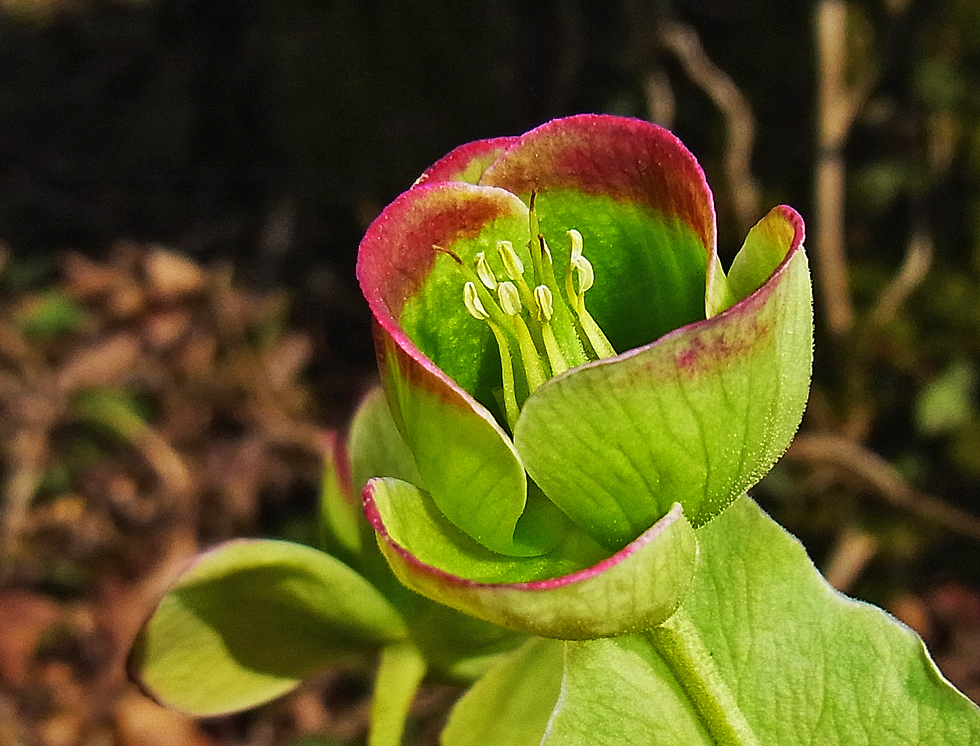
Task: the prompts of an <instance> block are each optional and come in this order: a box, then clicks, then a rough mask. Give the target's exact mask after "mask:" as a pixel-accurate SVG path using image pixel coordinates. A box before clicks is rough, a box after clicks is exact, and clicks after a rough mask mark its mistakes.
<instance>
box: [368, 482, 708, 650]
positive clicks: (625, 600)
mask: <svg viewBox="0 0 980 746" xmlns="http://www.w3.org/2000/svg"><path fill="white" fill-rule="evenodd" d="M364 508H365V514H366V515H367V518H368V521H369V522H370V523H371V525H372V526H374V529H375V531H376V532H377V534H378V537H379V545H380V547H381V551H382V552H383V553H384V555H385V556H386V557H387V559H388V563H389V564H390V565H391V568H392V570H394V572H395V574H396V575H397V576H398V578H399V579H400V580H401V581H402V582H403V583H405V585H407V586H408V587H409V588H412V589H413V590H415V591H416V592H418V593H421V594H422V595H424V596H427V597H429V598H431V599H433V600H435V601H439V602H440V603H443V604H446V605H447V606H451V607H453V608H455V609H458V610H460V611H463V612H465V613H467V614H471V615H472V616H475V617H477V618H479V619H484V620H487V621H490V622H494V623H496V624H499V625H501V626H504V627H508V628H510V629H515V630H517V631H520V632H526V633H529V634H535V635H540V636H542V637H554V638H559V639H566V640H577V639H591V638H596V637H609V636H614V635H622V634H628V633H629V632H631V631H635V630H640V629H648V628H650V627H652V626H655V625H657V624H660V623H661V622H663V621H664V620H666V619H667V618H669V617H670V616H671V615H672V614H673V613H674V611H676V609H677V607H678V605H679V604H680V602H681V600H682V599H683V598H684V595H685V594H686V592H687V590H688V588H689V587H690V584H691V582H692V580H693V578H694V570H695V568H696V566H697V552H698V549H697V539H696V537H695V532H694V529H693V528H692V527H691V524H690V523H689V522H688V521H687V519H686V518H685V517H684V515H683V513H682V511H681V507H680V505H674V507H673V508H672V509H671V510H670V511H669V512H668V513H667V514H666V515H665V516H664V517H663V518H662V519H661V520H660V521H657V522H656V523H655V524H654V525H653V526H651V527H650V528H649V529H648V530H646V531H645V532H644V533H643V534H642V535H641V536H639V537H638V538H637V539H636V540H635V541H633V542H632V543H630V544H629V545H628V546H626V547H625V548H623V549H622V550H621V551H619V552H617V553H615V554H613V555H612V556H610V557H607V558H605V559H602V560H599V561H597V562H595V563H592V564H588V565H587V566H584V567H583V566H582V565H581V564H579V566H578V568H574V567H573V568H572V569H564V571H562V570H561V568H563V567H564V568H567V567H568V562H569V561H570V558H569V557H568V556H567V554H568V552H567V547H562V546H560V547H558V548H557V549H556V550H555V552H554V554H555V556H554V557H551V556H544V557H529V558H507V557H500V556H499V555H497V556H496V557H495V556H493V555H492V554H491V553H489V552H486V551H485V550H482V549H481V548H480V547H478V546H474V545H472V544H467V543H466V540H465V538H464V537H459V536H457V537H455V538H453V537H435V538H436V540H437V541H442V540H447V541H455V542H456V546H457V551H456V556H455V557H453V558H452V562H453V563H454V568H457V569H458V568H465V569H466V571H467V575H468V577H463V576H460V575H457V574H454V573H453V572H452V569H453V568H450V569H446V563H445V562H440V565H439V566H435V565H433V564H430V563H429V562H426V561H424V560H423V559H421V558H420V557H419V556H418V554H419V553H422V554H426V553H427V552H428V545H429V543H430V542H431V541H432V540H433V538H434V534H435V533H436V532H439V531H446V532H450V531H452V527H451V526H446V525H445V523H444V522H443V521H441V520H440V519H439V516H438V515H437V514H435V513H433V512H432V511H431V510H430V509H427V507H426V505H425V498H424V495H423V493H421V491H420V490H418V489H416V488H415V487H413V486H412V485H409V484H407V483H405V482H399V481H398V480H390V479H376V480H372V481H371V482H369V483H368V486H367V487H366V488H365V490H364ZM399 513H402V514H403V515H401V516H400V515H399ZM424 516H427V517H425V518H423V517H424ZM406 517H407V518H409V520H402V519H403V518H406ZM412 517H414V520H413V519H412ZM556 570H557V571H558V572H557V573H556ZM474 575H478V576H479V577H480V578H481V579H479V580H475V579H473V576H474ZM517 578H530V579H529V580H515V579H517Z"/></svg>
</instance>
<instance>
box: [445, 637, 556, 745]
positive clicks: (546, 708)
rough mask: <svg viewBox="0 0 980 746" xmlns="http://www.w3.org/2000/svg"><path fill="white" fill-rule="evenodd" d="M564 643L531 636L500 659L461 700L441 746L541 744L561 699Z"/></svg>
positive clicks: (451, 718)
mask: <svg viewBox="0 0 980 746" xmlns="http://www.w3.org/2000/svg"><path fill="white" fill-rule="evenodd" d="M562 650H563V645H562V643H561V642H558V641H557V640H545V639H542V638H540V637H537V638H532V639H530V640H528V641H527V642H525V643H524V645H522V646H521V647H520V648H518V649H517V650H515V651H514V652H513V653H511V654H510V655H508V656H506V657H504V658H501V659H500V660H499V661H497V663H496V664H495V665H494V666H493V668H491V669H490V670H489V671H487V673H486V674H485V675H484V676H483V677H482V678H481V679H480V680H479V681H477V682H476V684H474V685H473V686H472V687H471V688H470V690H469V691H467V692H466V694H465V695H463V698H462V699H460V700H459V702H457V703H456V706H455V707H453V710H452V712H451V713H450V715H449V721H448V722H447V723H446V728H445V730H443V732H442V738H441V741H440V742H441V743H442V746H486V745H487V744H493V746H536V745H537V744H539V743H541V738H542V736H543V735H544V731H545V727H546V726H547V724H548V719H549V717H550V716H551V711H552V710H553V709H554V707H555V702H556V701H557V700H558V694H559V690H560V687H561V677H562V666H563V663H562Z"/></svg>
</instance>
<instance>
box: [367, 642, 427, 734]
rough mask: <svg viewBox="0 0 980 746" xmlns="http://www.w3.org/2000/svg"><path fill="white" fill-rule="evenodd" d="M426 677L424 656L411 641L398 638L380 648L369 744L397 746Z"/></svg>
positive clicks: (372, 703)
mask: <svg viewBox="0 0 980 746" xmlns="http://www.w3.org/2000/svg"><path fill="white" fill-rule="evenodd" d="M424 677H425V659H424V658H423V657H422V653H421V652H419V649H418V648H417V647H415V645H414V644H413V643H411V642H408V641H404V642H398V643H395V644H394V645H389V646H388V647H386V648H385V649H384V650H382V651H381V662H380V665H379V666H378V675H377V678H376V679H375V682H374V699H373V700H372V702H371V731H370V733H369V735H368V746H399V744H401V741H402V734H403V733H404V731H405V722H406V721H407V720H408V712H409V709H410V708H411V706H412V700H414V699H415V692H417V691H418V688H419V684H421V683H422V679H423V678H424Z"/></svg>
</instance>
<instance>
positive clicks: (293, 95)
mask: <svg viewBox="0 0 980 746" xmlns="http://www.w3.org/2000/svg"><path fill="white" fill-rule="evenodd" d="M577 112H608V113H615V114H623V115H630V116H635V117H641V118H646V119H650V120H653V121H656V122H658V123H660V124H663V125H665V126H667V127H669V128H671V129H672V130H673V131H674V132H675V133H676V134H678V135H679V136H680V138H681V139H682V140H683V141H684V142H685V143H686V144H687V145H688V147H689V148H690V149H691V150H692V151H693V152H694V153H695V155H696V156H697V157H698V159H699V160H700V161H701V163H702V165H703V166H704V169H705V171H706V172H707V176H708V181H709V183H710V184H711V185H712V187H713V189H714V192H715V199H716V203H717V210H718V217H719V226H720V232H719V236H720V239H719V243H720V252H721V255H722V258H723V261H724V262H725V263H726V264H727V262H728V261H730V260H731V258H732V256H734V254H735V252H736V251H737V250H738V248H739V246H740V245H741V240H742V237H743V236H744V235H745V232H746V230H747V229H748V227H749V226H751V225H752V224H753V223H754V222H755V221H756V220H757V219H759V218H760V217H761V216H762V215H763V214H764V213H765V212H766V211H767V210H768V209H769V208H770V207H772V206H774V205H776V204H779V203H788V204H791V205H793V206H794V207H796V208H797V209H798V210H799V211H800V212H801V213H802V214H803V215H804V218H805V219H806V221H807V229H808V239H807V249H808V253H809V255H810V258H811V267H812V269H813V272H814V282H815V299H816V320H817V322H816V323H817V342H816V351H815V371H814V385H813V393H812V397H811V401H810V406H809V409H808V411H807V414H806V417H805V419H804V423H803V427H802V429H801V434H800V436H799V437H798V439H797V441H796V442H795V443H794V445H793V446H792V447H791V449H790V451H789V453H788V454H787V456H786V458H785V459H784V460H783V461H782V462H780V464H779V465H778V466H777V467H776V469H774V470H773V472H772V473H771V474H770V475H769V476H768V477H767V478H766V479H765V480H764V482H763V483H762V484H761V485H760V486H759V487H757V488H756V489H755V490H754V493H753V494H754V496H755V497H756V498H757V499H758V500H759V501H760V502H761V503H762V504H763V506H764V507H765V508H766V509H767V510H768V511H769V512H771V513H772V514H773V515H774V516H775V517H776V518H777V519H778V520H779V521H780V522H782V523H783V524H784V525H786V526H787V527H788V528H789V529H790V530H791V531H793V532H794V533H795V534H796V535H798V536H799V537H801V539H803V541H804V542H805V543H806V544H807V547H808V548H809V550H810V552H811V554H812V556H813V557H814V560H815V562H816V563H817V564H818V566H819V567H820V568H821V569H822V570H823V571H824V572H825V573H826V574H827V575H828V577H829V578H830V580H831V581H832V582H833V583H834V584H835V585H836V586H837V587H839V588H841V589H843V590H846V591H847V592H848V593H851V594H853V595H857V596H859V597H861V598H865V599H868V600H870V601H872V602H874V603H877V604H879V605H882V606H884V607H885V608H887V609H888V610H890V611H891V612H892V613H893V614H895V615H896V616H898V617H899V618H901V619H902V620H903V621H905V622H906V623H908V624H909V625H911V626H912V627H914V628H915V629H916V630H917V631H918V632H919V633H920V634H922V635H923V637H924V638H925V639H926V641H927V643H928V644H929V646H930V648H931V650H932V652H933V654H934V656H935V657H936V659H937V661H938V662H939V664H940V666H941V667H942V669H943V671H944V672H945V674H946V675H947V676H948V677H949V678H950V679H951V680H952V681H953V682H954V683H956V684H957V685H958V686H959V687H960V688H962V689H963V690H964V691H965V692H967V693H968V694H969V695H970V696H972V697H973V698H974V699H980V494H978V488H980V400H978V395H977V379H978V373H980V370H978V366H980V2H978V0H855V1H854V2H849V3H846V4H845V3H843V2H840V1H839V0H823V1H817V0H809V1H804V0H785V1H784V2H781V3H769V2H761V0H740V1H736V0H698V1H697V2H695V1H694V0H607V1H606V2H602V3H598V2H588V0H541V1H540V2H535V3H527V2H523V1H522V0H482V1H481V2H478V3H474V2H463V1H462V0H460V1H458V2H456V1H452V0H237V1H231V0H228V1H226V2H222V1H221V0H196V1H191V0H115V1H110V0H0V743H2V744H11V745H13V746H21V745H24V746H35V745H36V746H73V745H74V744H79V745H81V746H109V745H111V744H122V745H123V746H136V745H137V744H149V745H150V746H153V745H154V744H169V745H173V746H184V745H185V744H186V745H193V746H224V745H226V744H227V745H231V744H235V745H238V744H241V745H243V746H244V745H246V744H247V745H248V746H263V745H266V744H268V745H270V746H271V745H273V744H276V745H278V744H285V745H287V746H292V745H297V746H298V745H300V744H305V745H306V746H326V745H328V744H358V743H362V742H363V739H364V734H365V727H366V697H367V695H368V693H369V691H370V685H371V684H370V682H371V670H370V662H366V663H365V664H364V665H360V666H358V665H352V666H347V667H344V668H340V669H337V670H333V671H327V672H324V674H323V675H322V676H320V677H318V678H316V679H315V680H313V681H311V682H310V683H309V684H308V685H305V686H304V687H303V688H302V689H301V690H300V691H299V692H297V693H295V694H293V695H291V696H289V697H287V698H285V699H283V700H280V701H278V702H275V703H273V704H271V705H268V706H266V707H263V708H259V709H257V710H254V711H251V712H248V713H245V714H242V715H238V716H234V717H226V718H218V719H214V720H210V721H207V722H203V723H199V722H196V721H193V720H191V719H188V718H185V717H184V716H181V715H178V714H176V713H171V712H169V711H167V710H163V709H162V708H159V707H157V706H156V705H154V704H152V703H151V702H150V701H149V700H147V699H145V698H143V697H142V695H140V694H139V693H138V692H137V691H136V690H135V689H134V688H133V687H132V686H131V685H129V684H127V683H126V681H125V675H124V672H123V666H122V663H123V660H124V658H125V653H126V650H127V649H128V646H129V643H130V642H131V640H132V637H133V635H134V634H135V632H136V629H137V628H138V626H139V624H140V623H141V621H142V620H143V618H144V617H145V615H146V614H147V613H148V612H149V610H150V609H151V608H152V605H153V603H154V602H155V600H156V599H157V598H158V597H159V594H160V593H161V592H162V589H163V588H164V586H165V583H166V581H167V579H168V578H170V577H172V575H173V572H174V571H175V568H177V567H179V565H180V562H182V561H183V560H184V559H185V558H186V557H187V556H188V555H189V554H190V553H192V552H194V551H195V550H196V549H197V548H198V547H200V546H206V545H210V544H212V543H214V542H217V541H220V540H223V539H227V538H230V537H233V536H241V535H263V536H277V537H286V538H291V539H296V540H299V541H307V540H311V538H312V536H313V532H314V514H315V505H316V499H317V493H318V482H319V468H320V463H321V453H322V449H323V447H324V432H325V429H326V428H335V427H343V425H344V423H345V421H346V418H347V416H348V415H349V413H350V412H351V410H352V409H353V407H354V406H355V404H356V402H357V400H358V398H359V396H360V395H361V394H362V393H363V392H364V391H365V390H366V388H367V387H368V386H370V385H371V383H372V381H373V362H374V361H373V351H372V348H371V340H370V324H369V321H368V315H367V311H366V308H365V306H364V304H363V302H362V301H361V298H360V296H359V293H358V290H357V287H356V283H355V281H354V272H353V267H354V260H355V254H356V248H357V244H358V241H359V239H360V236H361V234H362V233H363V231H364V229H365V227H366V226H367V225H368V223H369V222H370V221H371V220H372V219H373V217H374V216H375V215H376V214H377V213H378V211H379V210H380V209H381V208H382V207H383V206H384V205H385V204H387V203H388V202H389V201H390V200H391V199H393V198H394V197H395V196H396V195H397V194H398V193H399V192H401V191H403V190H404V189H405V188H407V187H408V186H409V185H410V184H411V183H412V181H413V180H414V179H415V178H416V177H417V176H418V174H419V173H421V171H422V170H423V169H424V168H425V167H426V166H428V165H429V164H430V163H432V162H433V161H434V160H436V159H437V158H438V157H439V156H441V155H443V154H444V153H446V152H447V151H449V150H451V149H452V148H453V147H455V146H456V145H459V144H461V143H464V142H467V141H470V140H474V139H478V138H483V137H491V136H498V135H514V134H520V133H521V132H524V131H525V130H527V129H530V128H531V127H533V126H535V125H537V124H540V123H542V122H544V121H546V120H548V119H551V118H553V117H556V116H562V115H567V114H572V113H577ZM456 695H457V692H456V691H454V690H451V689H448V688H438V687H433V688H431V689H427V690H425V691H424V693H423V696H422V697H421V698H420V700H419V702H418V703H417V705H416V710H415V720H414V725H413V738H414V739H415V741H414V742H418V743H435V738H436V736H435V734H436V733H438V729H439V724H440V722H441V718H442V717H443V715H444V713H445V711H446V709H447V708H448V707H449V706H450V704H451V703H452V701H453V698H454V697H455V696H456Z"/></svg>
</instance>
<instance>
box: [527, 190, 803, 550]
mask: <svg viewBox="0 0 980 746" xmlns="http://www.w3.org/2000/svg"><path fill="white" fill-rule="evenodd" d="M802 241H803V232H802V221H801V220H800V219H799V216H798V215H796V213H795V212H793V211H792V210H791V209H790V208H785V207H783V208H776V210H774V211H773V212H771V213H770V215H769V216H767V218H765V219H764V220H763V221H762V223H760V226H759V227H758V229H757V230H756V231H755V232H754V233H753V235H752V237H751V240H750V241H747V242H746V245H747V248H748V250H749V253H750V254H751V253H756V254H757V256H756V257H755V258H754V259H753V258H745V259H743V261H744V262H746V266H747V267H748V266H754V267H755V268H756V270H758V269H759V268H761V267H764V266H765V265H766V264H767V263H770V266H771V262H772V260H773V256H774V248H775V247H776V245H777V244H778V248H779V251H780V252H781V253H782V255H783V259H782V262H781V263H780V264H779V265H778V267H777V268H776V269H775V271H774V272H773V273H772V274H771V276H770V277H769V278H768V280H767V281H766V282H765V283H764V284H763V285H762V286H761V287H759V288H758V289H756V290H754V292H751V293H750V294H749V295H748V296H747V297H745V298H743V299H742V300H741V301H739V302H738V303H736V304H735V305H734V306H732V307H731V308H729V309H728V310H727V311H725V312H724V313H721V314H720V315H718V316H714V317H712V318H710V319H708V320H706V321H701V322H698V323H695V324H691V325H689V326H687V327H684V328H682V329H678V330H677V331H675V332H673V333H671V334H669V335H667V336H665V337H663V338H661V339H660V340H658V341H656V342H654V343H652V344H650V345H647V346H645V347H641V348H639V349H636V350H632V351H630V352H627V353H625V354H622V355H619V356H617V357H614V358H607V359H605V360H600V361H598V362H596V363H592V364H589V365H586V366H582V367H580V368H577V369H573V370H571V371H569V372H568V373H566V374H564V375H562V376H558V377H556V378H553V379H551V380H550V381H548V382H547V383H545V384H544V385H543V386H541V387H540V388H538V389H537V390H536V391H535V392H534V393H533V394H532V395H531V396H530V397H529V398H528V400H527V402H526V403H525V405H524V409H523V411H522V412H521V416H520V418H519V419H518V421H517V424H516V426H515V429H514V442H515V444H516V446H517V450H518V453H519V454H520V457H521V459H522V460H523V462H524V464H525V466H526V468H527V470H528V473H529V474H530V475H531V477H532V478H533V479H534V480H535V482H536V483H537V484H538V485H539V486H540V487H541V488H542V489H543V490H544V491H545V493H546V494H547V495H548V496H549V497H550V498H551V499H552V500H553V501H554V502H555V503H556V504H557V505H558V506H559V507H560V508H561V509H562V510H563V511H564V512H565V513H566V514H567V515H568V516H569V517H571V518H572V520H573V521H575V523H576V524H577V525H578V526H580V527H581V528H582V529H583V530H585V531H587V532H588V533H589V534H590V535H591V536H593V537H594V538H595V539H596V540H597V541H599V542H600V543H602V544H604V545H605V546H607V547H609V548H610V549H616V548H618V547H621V546H623V545H624V544H625V543H627V542H629V541H631V540H632V539H633V538H634V537H635V536H637V535H638V534H639V533H640V532H641V531H643V530H644V529H645V528H646V527H647V526H649V525H651V524H652V523H653V522H655V521H656V520H657V519H658V518H660V516H662V515H664V514H665V513H666V512H667V511H668V510H669V508H670V506H671V505H672V504H673V503H674V502H676V501H679V502H681V503H682V504H683V506H684V512H685V515H687V516H689V518H690V520H691V523H692V524H693V525H694V526H700V525H702V524H704V523H706V522H707V521H708V520H710V519H711V518H712V517H713V516H715V515H717V514H718V513H719V512H721V511H722V510H723V509H724V508H725V507H726V506H727V505H728V504H730V503H731V502H732V501H733V500H734V499H735V498H737V497H738V496H739V495H740V494H742V492H744V491H745V490H746V489H747V488H748V487H750V486H751V485H752V484H754V483H755V482H757V481H758V480H759V479H760V478H761V477H762V476H763V474H765V473H766V471H767V470H768V469H769V468H770V467H771V466H772V465H773V463H775V461H776V460H777V459H778V458H779V456H781V455H782V453H783V452H784V451H785V449H786V447H787V446H788V445H789V442H790V439H791V438H792V436H793V434H794V433H795V432H796V428H797V427H798V426H799V422H800V418H801V417H802V414H803V409H804V407H805V404H806V396H807V391H808V388H809V378H810V366H811V360H812V339H813V322H812V308H811V295H810V279H809V272H808V269H807V262H806V255H805V254H804V253H803V250H802ZM752 274H753V273H752V272H748V271H746V272H745V273H744V275H743V276H742V277H741V278H740V279H739V284H740V286H741V287H742V288H743V289H751V286H752V285H753V284H754V280H752V279H751V276H752ZM756 276H758V275H756Z"/></svg>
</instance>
